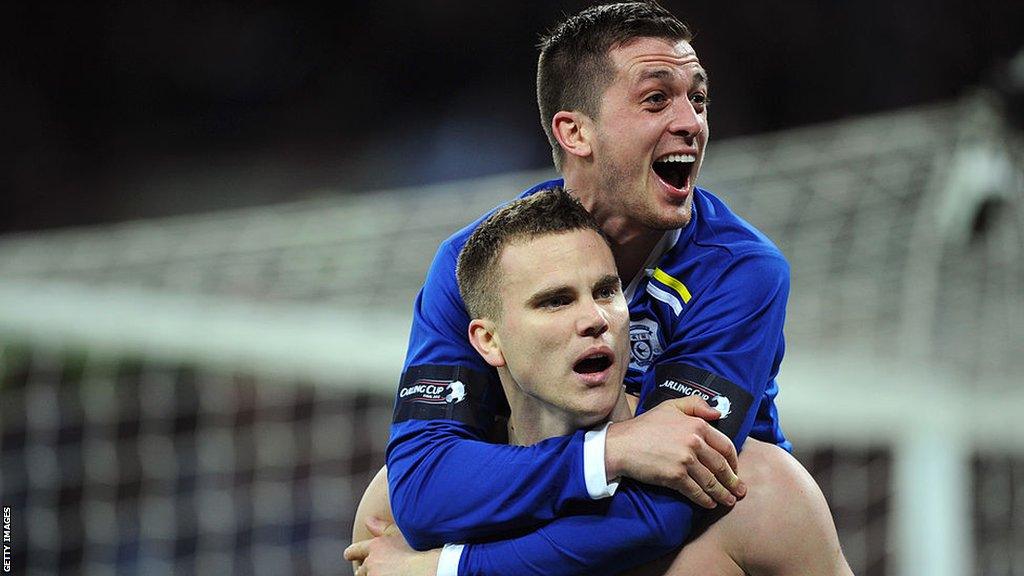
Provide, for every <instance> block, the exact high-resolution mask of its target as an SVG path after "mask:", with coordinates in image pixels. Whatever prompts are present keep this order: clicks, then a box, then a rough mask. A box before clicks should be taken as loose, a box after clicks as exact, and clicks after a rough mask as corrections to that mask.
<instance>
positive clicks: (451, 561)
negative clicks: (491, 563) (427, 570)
mask: <svg viewBox="0 0 1024 576" xmlns="http://www.w3.org/2000/svg"><path fill="white" fill-rule="evenodd" d="M464 547H465V545H464V544H445V545H444V548H442V549H441V557H440V558H438V560H437V576H459V560H460V559H461V558H462V549H463V548H464Z"/></svg>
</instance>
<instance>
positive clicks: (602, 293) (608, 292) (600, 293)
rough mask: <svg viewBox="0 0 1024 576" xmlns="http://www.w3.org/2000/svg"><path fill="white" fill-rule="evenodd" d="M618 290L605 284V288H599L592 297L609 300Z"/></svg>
mask: <svg viewBox="0 0 1024 576" xmlns="http://www.w3.org/2000/svg"><path fill="white" fill-rule="evenodd" d="M618 292H619V291H618V289H616V288H615V287H613V286H607V287H605V288H599V289H598V290H597V293H596V294H595V295H594V297H595V298H597V299H598V300H609V299H611V298H614V297H615V295H616V294H617V293H618Z"/></svg>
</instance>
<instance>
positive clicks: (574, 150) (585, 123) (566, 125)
mask: <svg viewBox="0 0 1024 576" xmlns="http://www.w3.org/2000/svg"><path fill="white" fill-rule="evenodd" d="M551 133H552V134H554V135H555V139H556V140H558V143H559V145H561V146H562V150H565V153H566V154H570V155H572V156H578V157H580V158H586V157H588V156H590V154H591V153H592V150H591V147H590V139H591V138H592V134H593V123H592V122H591V121H590V118H589V117H587V115H586V114H583V113H582V112H567V111H565V110H561V111H559V112H558V113H557V114H555V116H554V118H552V119H551Z"/></svg>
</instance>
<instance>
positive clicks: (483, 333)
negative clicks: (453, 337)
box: [469, 318, 505, 368]
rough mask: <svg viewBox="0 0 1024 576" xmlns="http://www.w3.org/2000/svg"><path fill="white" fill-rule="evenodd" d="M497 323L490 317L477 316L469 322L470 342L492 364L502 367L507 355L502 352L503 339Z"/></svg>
mask: <svg viewBox="0 0 1024 576" xmlns="http://www.w3.org/2000/svg"><path fill="white" fill-rule="evenodd" d="M497 328H498V327H497V325H496V324H495V323H494V321H493V320H491V319H489V318H476V319H474V320H472V321H470V323H469V343H470V344H472V345H473V348H475V349H476V351H477V353H479V354H480V356H482V357H483V359H484V361H486V362H487V363H488V364H490V365H491V366H494V367H495V368H500V367H502V366H504V365H505V355H504V354H502V353H501V340H500V339H499V338H498V334H497Z"/></svg>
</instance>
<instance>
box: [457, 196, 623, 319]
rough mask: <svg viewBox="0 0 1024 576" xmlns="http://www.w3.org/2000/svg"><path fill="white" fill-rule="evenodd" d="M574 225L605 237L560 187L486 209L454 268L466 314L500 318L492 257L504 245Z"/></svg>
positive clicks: (497, 272) (497, 277) (569, 229)
mask: <svg viewBox="0 0 1024 576" xmlns="http://www.w3.org/2000/svg"><path fill="white" fill-rule="evenodd" d="M574 230H593V231H594V232H597V234H598V235H600V236H601V238H603V239H604V241H605V242H606V243H607V242H608V239H607V238H606V237H605V235H604V233H603V232H601V227H600V226H598V224H597V221H596V220H594V217H593V216H591V215H590V212H587V209H586V208H584V207H583V205H582V204H580V201H579V200H577V199H576V197H574V196H573V195H572V194H570V193H569V192H566V191H565V190H564V189H562V187H560V186H558V187H555V188H551V189H548V190H543V191H540V192H537V193H536V194H533V195H530V196H527V197H526V198H520V199H519V200H515V201H513V202H510V203H509V204H507V205H505V206H504V207H502V208H500V209H499V210H498V211H497V212H495V213H494V214H491V215H490V217H488V218H487V220H484V222H483V223H482V224H480V226H478V227H477V229H476V230H475V231H474V232H473V234H472V235H470V237H469V240H467V241H466V245H465V246H463V247H462V251H461V252H459V262H458V265H457V266H456V268H455V275H456V277H457V278H458V281H459V292H460V293H461V294H462V300H463V302H465V303H466V309H467V310H468V311H469V315H470V316H471V317H472V318H484V317H487V318H493V319H498V318H500V311H501V302H500V299H499V298H498V285H499V281H500V280H501V271H500V268H499V267H498V261H499V259H500V258H501V253H502V251H503V250H504V249H505V247H506V246H509V245H511V244H513V243H515V242H520V241H523V240H529V239H532V238H535V237H537V236H543V235H546V234H559V233H564V232H572V231H574Z"/></svg>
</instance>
